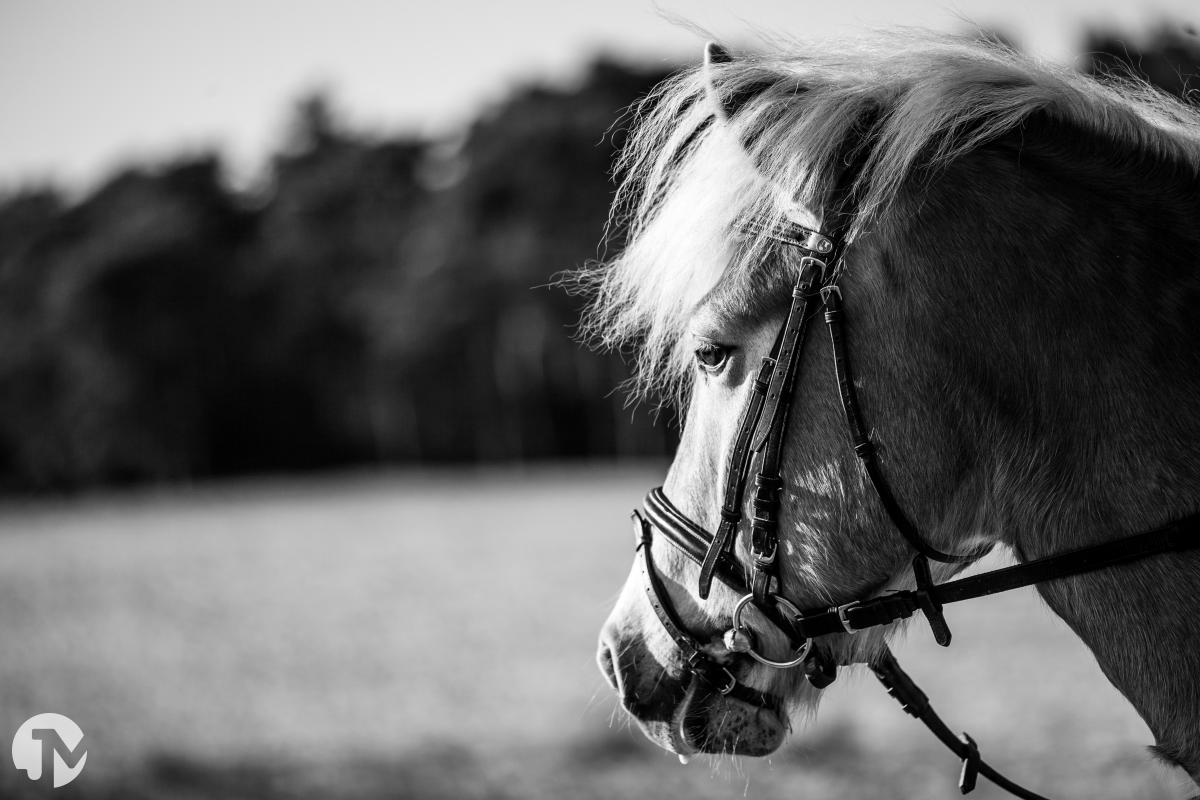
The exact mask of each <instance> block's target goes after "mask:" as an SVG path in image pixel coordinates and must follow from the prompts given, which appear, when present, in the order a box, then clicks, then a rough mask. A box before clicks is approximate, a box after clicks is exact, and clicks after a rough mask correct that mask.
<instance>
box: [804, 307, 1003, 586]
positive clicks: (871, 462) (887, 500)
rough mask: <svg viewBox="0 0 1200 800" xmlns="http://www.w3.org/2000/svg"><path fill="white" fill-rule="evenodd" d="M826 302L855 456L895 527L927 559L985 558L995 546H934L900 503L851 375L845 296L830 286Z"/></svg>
mask: <svg viewBox="0 0 1200 800" xmlns="http://www.w3.org/2000/svg"><path fill="white" fill-rule="evenodd" d="M822 296H823V297H824V299H825V323H826V325H827V326H828V327H829V341H830V343H831V344H832V346H833V369H834V373H835V375H836V377H837V385H838V394H839V396H840V397H841V401H842V411H843V412H844V413H845V415H846V427H847V428H848V429H849V432H850V445H851V447H853V448H854V454H855V455H857V456H858V457H859V459H860V460H861V461H862V463H863V467H865V468H866V471H867V477H869V478H870V479H871V485H872V486H874V487H875V493H876V494H877V495H879V500H880V502H881V503H882V504H883V508H884V510H885V511H886V512H887V515H888V517H890V518H891V520H892V524H893V525H895V526H896V529H897V530H899V531H900V533H901V535H902V536H904V538H905V539H906V540H908V543H909V544H910V545H912V547H913V549H914V550H916V551H917V552H918V553H920V554H921V555H923V556H925V557H926V558H931V559H933V560H934V561H942V562H944V563H948V564H965V563H970V562H972V561H976V560H978V559H979V558H981V557H982V556H984V555H985V554H986V553H987V552H988V550H990V549H991V547H990V546H989V547H984V548H981V549H978V550H973V551H971V552H970V553H964V554H961V555H960V554H951V553H943V552H942V551H941V550H938V549H937V548H935V547H933V546H931V545H930V544H929V543H928V542H927V541H925V537H924V536H923V535H922V534H921V532H920V531H918V530H917V527H916V526H915V525H913V523H912V521H911V520H909V518H908V515H907V514H905V513H904V509H902V508H901V507H900V504H899V503H898V502H897V501H896V497H895V495H893V494H892V490H891V487H890V486H888V483H887V481H886V480H885V479H884V477H883V471H882V470H881V469H880V466H879V455H878V452H877V451H876V449H875V444H874V443H873V442H872V441H871V437H870V436H868V435H867V431H866V426H864V425H863V421H862V412H861V411H860V410H859V405H858V395H857V393H856V392H855V390H854V379H853V378H852V376H851V372H850V356H849V354H848V352H847V350H846V337H845V334H844V332H843V328H842V293H841V290H840V289H839V288H838V287H837V286H830V287H826V289H824V290H823V291H822Z"/></svg>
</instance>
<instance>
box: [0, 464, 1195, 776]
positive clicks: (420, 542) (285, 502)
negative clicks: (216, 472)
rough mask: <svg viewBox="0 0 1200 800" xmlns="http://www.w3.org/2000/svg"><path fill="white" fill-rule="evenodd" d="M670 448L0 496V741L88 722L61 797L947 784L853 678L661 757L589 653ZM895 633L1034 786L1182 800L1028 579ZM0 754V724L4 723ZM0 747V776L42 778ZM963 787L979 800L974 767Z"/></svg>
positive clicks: (921, 740) (952, 720) (947, 701)
mask: <svg viewBox="0 0 1200 800" xmlns="http://www.w3.org/2000/svg"><path fill="white" fill-rule="evenodd" d="M662 469H663V467H662V465H658V464H650V465H647V464H641V465H633V466H628V467H622V468H617V467H612V468H595V467H591V468H584V467H569V466H561V467H554V468H539V469H536V470H506V471H457V472H440V473H436V472H435V473H420V474H418V473H403V472H397V473H380V474H371V475H345V476H333V477H329V476H326V477H313V478H301V479H288V480H282V479H281V480H279V481H257V482H247V483H235V484H222V485H215V486H205V487H200V488H193V489H174V490H169V491H167V490H162V491H139V492H123V493H112V494H105V495H97V496H89V497H84V498H78V499H73V500H53V501H39V502H37V503H14V502H11V501H10V502H9V503H8V504H7V505H6V506H4V507H2V508H0V740H2V741H3V742H8V741H9V739H8V737H9V736H11V735H12V732H13V731H15V730H16V728H17V726H18V725H19V724H20V723H21V722H22V721H23V720H24V719H26V718H27V717H29V716H31V715H33V714H35V713H39V712H44V711H56V712H59V713H62V714H66V715H68V716H70V717H71V718H73V719H74V720H75V721H76V722H78V723H79V724H80V726H81V727H82V728H83V730H84V731H85V733H86V735H87V736H88V743H89V755H88V762H87V766H86V768H85V770H84V772H83V773H82V775H81V777H80V778H79V779H78V780H76V781H75V782H74V783H73V784H71V785H70V786H68V787H66V788H64V789H60V790H57V791H55V792H54V796H55V797H61V798H69V797H79V798H114V799H115V798H121V800H137V798H183V799H184V800H187V799H188V798H197V799H198V798H206V799H207V798H266V799H268V800H275V799H276V798H307V797H313V798H331V799H333V800H337V799H340V798H347V799H349V798H353V799H355V800H359V799H360V798H361V799H362V800H367V799H368V798H384V797H389V798H624V797H628V798H658V797H683V796H687V797H694V798H740V797H746V798H774V797H781V798H782V797H787V798H802V797H820V798H834V797H837V798H842V797H845V798H866V797H872V798H873V797H901V798H922V799H923V800H924V799H926V798H951V797H958V796H960V795H959V794H958V790H957V787H956V785H955V781H956V776H957V763H956V762H955V760H954V758H953V757H952V756H951V755H950V754H949V753H947V752H945V751H943V750H942V749H941V748H940V745H937V744H936V742H934V741H933V740H932V738H931V737H929V735H928V734H927V733H926V731H925V730H924V728H922V727H921V726H920V724H919V723H917V722H915V721H913V720H911V719H910V718H908V717H907V716H905V715H904V714H903V713H902V712H901V711H900V709H899V707H898V706H896V705H895V704H894V702H893V701H892V700H891V699H890V698H888V697H886V696H885V695H884V694H883V692H882V690H881V689H880V688H879V687H878V685H877V684H876V683H875V681H874V679H873V678H871V677H870V676H869V675H860V676H853V675H851V676H843V677H842V678H841V679H839V681H838V682H837V683H836V684H834V686H832V687H831V688H830V689H829V690H828V691H827V697H826V700H825V703H824V705H823V706H822V708H821V711H820V713H819V714H818V716H817V719H816V720H815V721H814V722H813V723H812V724H811V725H810V726H804V725H802V724H800V723H799V722H797V725H796V727H797V731H796V733H795V734H794V735H793V736H792V738H791V739H790V740H789V743H788V744H787V745H785V747H784V748H783V749H782V750H781V751H780V752H779V753H777V754H776V755H775V756H774V757H773V758H771V759H769V760H763V761H752V760H748V759H739V760H736V761H731V760H729V759H719V760H711V761H705V760H697V761H695V762H693V763H692V764H691V765H689V766H687V767H682V766H681V765H680V764H679V763H678V762H677V761H676V760H675V758H674V757H673V756H671V755H669V754H666V753H663V752H661V751H659V750H658V749H657V748H655V747H654V746H652V745H650V744H649V743H647V742H646V741H645V740H644V739H643V738H642V736H641V734H640V733H638V732H637V731H636V730H631V729H630V728H629V727H628V725H626V724H625V723H624V722H623V717H622V714H621V713H620V712H619V710H618V709H617V707H616V702H615V700H614V698H613V697H612V696H611V692H610V691H609V689H608V687H607V686H606V685H605V684H604V682H603V680H602V678H601V677H600V674H599V673H598V671H597V670H596V667H595V665H594V662H593V655H594V651H595V640H596V634H597V632H598V630H599V627H600V624H601V622H602V621H603V619H604V618H605V616H606V615H607V612H608V608H609V605H610V604H611V602H612V601H613V599H614V598H615V596H616V592H617V591H618V589H619V587H620V585H621V583H622V582H623V581H624V579H625V575H626V573H627V571H628V569H629V565H630V563H631V558H632V553H631V548H630V539H631V537H630V535H629V533H628V526H627V524H626V516H627V513H628V509H629V508H630V507H632V505H634V504H635V503H636V502H637V501H638V499H639V498H640V495H641V493H642V492H643V491H644V488H645V487H647V486H650V485H652V484H653V483H654V481H655V480H656V477H657V476H660V475H661V473H662ZM947 618H948V620H949V622H950V625H951V627H952V628H953V629H954V631H955V641H954V645H953V646H952V647H951V648H950V649H949V650H942V649H941V648H938V647H937V646H936V645H934V644H933V643H932V641H931V640H930V637H929V634H928V631H927V630H923V629H922V628H921V627H920V626H918V625H914V626H913V628H912V630H911V631H910V633H909V635H908V636H907V637H906V638H905V640H904V641H903V642H901V643H899V645H898V646H897V648H896V651H897V655H898V657H899V658H900V661H901V663H902V664H904V665H905V667H906V668H907V669H908V671H909V672H910V673H911V674H912V675H913V676H914V677H915V678H916V679H917V680H918V681H919V682H921V683H922V685H923V686H924V688H925V689H926V691H927V692H928V693H929V694H930V696H931V697H932V699H933V701H934V704H935V707H937V708H938V709H939V711H940V712H941V714H942V716H943V717H945V718H946V720H947V722H948V723H949V724H950V725H951V726H952V727H954V728H957V729H966V730H968V731H969V732H970V733H971V734H972V736H974V738H975V739H976V740H977V741H978V742H980V744H981V747H982V749H983V753H984V755H985V757H987V758H989V759H990V760H991V761H992V763H993V764H994V765H996V766H997V767H998V768H1000V769H1001V770H1003V771H1006V772H1010V773H1011V774H1012V775H1013V777H1015V778H1016V779H1017V780H1019V781H1021V782H1023V783H1026V784H1027V785H1029V786H1031V788H1033V789H1034V790H1036V791H1040V792H1042V793H1045V794H1049V795H1051V796H1054V797H1059V796H1061V797H1075V798H1084V797H1089V798H1095V797H1112V798H1130V797H1137V798H1168V797H1176V796H1182V795H1181V794H1180V784H1179V783H1178V782H1177V781H1176V779H1175V777H1174V776H1173V775H1170V774H1169V773H1167V772H1166V771H1165V770H1164V769H1163V768H1161V767H1159V766H1157V765H1156V764H1155V763H1154V762H1153V761H1152V759H1151V758H1150V757H1149V756H1148V755H1147V753H1146V751H1145V747H1144V746H1145V745H1147V744H1150V743H1151V738H1150V735H1149V733H1148V731H1147V730H1146V728H1145V726H1144V724H1143V723H1142V722H1141V721H1140V719H1139V718H1138V717H1137V715H1136V714H1135V713H1134V712H1133V711H1132V710H1131V709H1130V708H1129V707H1128V706H1127V705H1126V704H1125V703H1124V701H1123V700H1122V699H1121V698H1120V697H1119V695H1118V694H1117V693H1116V691H1115V690H1114V689H1112V687H1110V686H1109V685H1108V684H1107V682H1106V681H1105V679H1104V678H1103V676H1102V675H1101V674H1100V671H1099V669H1098V668H1097V667H1096V665H1095V663H1094V661H1093V660H1092V658H1091V656H1090V654H1089V653H1088V652H1087V651H1086V650H1085V649H1084V648H1083V647H1082V645H1080V644H1079V643H1078V642H1077V641H1076V640H1075V639H1074V638H1073V636H1072V635H1071V634H1070V632H1069V631H1068V630H1067V629H1066V627H1065V626H1064V625H1063V624H1062V623H1060V622H1059V621H1058V620H1057V619H1054V618H1053V617H1052V616H1051V615H1050V614H1049V612H1048V611H1047V610H1045V609H1044V608H1043V607H1042V604H1041V602H1040V600H1039V599H1038V598H1037V596H1036V594H1034V593H1033V592H1032V591H1022V592H1017V593H1013V594H1010V595H1006V596H1000V597H995V598H990V599H987V600H980V601H976V602H973V603H970V604H966V605H965V606H962V607H958V608H951V609H949V610H948V612H947ZM3 749H4V750H5V752H7V744H5V745H4V748H3ZM30 786H32V784H29V783H28V782H26V781H25V779H24V777H23V775H21V774H19V773H17V772H16V771H15V770H14V769H12V768H11V762H9V761H8V759H7V757H5V758H4V759H3V763H0V796H3V797H14V796H15V797H25V796H29V797H32V796H35V795H34V794H33V793H32V791H31V790H30V789H29V788H28V787H30ZM972 796H973V797H979V798H994V797H1001V796H1004V795H1001V794H1000V793H999V792H998V791H996V790H994V789H993V787H991V786H990V785H987V784H981V788H980V789H979V790H978V791H977V793H976V794H975V795H972Z"/></svg>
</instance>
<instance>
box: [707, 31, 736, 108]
mask: <svg viewBox="0 0 1200 800" xmlns="http://www.w3.org/2000/svg"><path fill="white" fill-rule="evenodd" d="M732 61H733V56H731V55H729V51H728V50H726V49H725V48H724V47H722V46H721V45H719V44H717V43H716V42H709V43H708V44H706V45H704V94H705V96H706V97H707V98H708V105H709V106H710V107H711V108H712V110H713V113H714V114H715V115H716V117H717V119H719V120H721V121H722V122H725V121H728V120H729V118H730V117H732V116H733V115H734V114H735V113H737V109H736V108H728V107H726V105H725V103H723V102H722V101H721V94H720V93H719V92H718V91H717V87H716V85H715V84H714V83H713V78H714V77H715V75H714V72H715V70H714V69H713V67H715V66H716V65H717V64H728V63H730V62H732Z"/></svg>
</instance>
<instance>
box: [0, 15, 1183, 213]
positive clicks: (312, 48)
mask: <svg viewBox="0 0 1200 800" xmlns="http://www.w3.org/2000/svg"><path fill="white" fill-rule="evenodd" d="M664 15H665V16H671V15H675V16H679V17H684V18H686V19H688V20H689V21H691V22H692V23H694V24H696V25H699V26H701V27H702V28H704V29H706V30H707V31H708V32H709V33H710V34H711V35H712V36H714V37H716V38H717V39H719V40H721V41H723V42H725V43H727V44H731V45H734V46H735V47H736V46H738V45H741V46H752V45H753V43H754V42H755V41H756V31H759V30H761V31H766V32H769V33H772V34H785V35H790V36H794V37H798V38H800V39H819V38H827V37H831V36H850V35H854V33H855V32H860V31H864V30H869V29H871V28H890V27H894V26H897V25H910V26H919V27H927V28H933V29H937V30H947V31H962V30H965V29H968V28H969V27H970V26H971V25H972V24H974V25H976V26H978V27H985V28H992V29H996V30H999V31H1002V32H1004V33H1005V34H1006V35H1008V36H1009V37H1010V38H1012V39H1013V40H1015V41H1016V43H1017V44H1019V45H1020V46H1021V47H1022V48H1024V49H1025V50H1027V51H1029V52H1032V53H1034V54H1036V55H1040V56H1043V57H1046V58H1051V59H1054V60H1058V61H1069V60H1070V58H1071V57H1072V56H1073V55H1075V54H1076V52H1077V50H1078V49H1079V40H1080V37H1081V35H1082V32H1083V30H1084V29H1085V26H1086V25H1092V26H1105V25H1111V26H1113V27H1115V28H1117V29H1119V30H1121V31H1126V32H1130V33H1132V34H1133V35H1134V36H1135V37H1136V35H1137V34H1138V33H1140V32H1143V31H1145V30H1146V29H1148V28H1149V27H1151V26H1152V25H1154V24H1156V23H1158V22H1159V21H1160V20H1164V19H1170V20H1174V21H1180V22H1190V23H1197V22H1200V6H1197V2H1196V0H1154V2H1148V3H1139V2H1131V0H1040V1H1034V2H1030V1H1029V0H957V1H956V2H948V1H947V2H928V1H926V2H918V1H917V0H891V1H890V2H889V1H888V0H823V1H822V2H809V1H807V0H737V1H736V2H729V1H728V0H725V1H724V2H718V0H657V3H656V2H655V0H588V1H587V2H572V1H571V0H508V1H506V0H489V1H488V2H464V0H423V2H413V1H412V0H338V1H336V2H334V1H333V0H0V190H3V189H15V188H19V187H21V186H26V185H32V184H36V183H40V182H47V181H53V182H55V183H57V184H59V185H62V186H66V187H69V188H81V187H86V186H87V185H90V184H92V183H94V182H95V181H97V180H99V179H100V178H102V177H103V175H104V174H105V173H106V172H108V171H109V170H111V169H113V168H114V167H115V166H116V165H119V164H123V163H133V162H138V163H144V162H146V161H151V162H152V161H155V160H158V159H163V158H166V157H168V156H170V155H173V154H177V153H180V152H194V151H199V150H201V149H206V148H216V149H219V150H220V151H221V152H222V153H223V154H224V155H225V156H226V157H227V159H228V161H229V164H230V165H231V171H232V172H233V174H234V176H235V178H236V177H238V176H244V177H248V176H252V175H253V174H254V172H255V170H256V169H258V168H259V167H260V165H261V163H262V160H263V157H264V155H265V154H266V153H268V152H270V150H271V148H272V147H273V146H275V145H276V144H277V143H278V142H279V141H280V140H281V138H282V132H283V130H284V127H285V124H286V120H287V118H288V113H289V110H290V108H291V104H292V102H293V101H294V100H295V99H296V98H297V97H299V96H300V95H302V94H304V93H306V92H310V91H313V90H316V89H322V90H325V91H327V92H328V93H329V94H330V96H331V97H332V98H333V100H334V104H335V108H337V109H338V110H340V111H341V112H343V114H344V115H345V117H346V118H347V119H348V120H349V121H350V123H351V124H353V125H355V126H358V127H363V128H367V129H369V130H373V131H378V132H381V133H383V132H395V131H411V132H419V133H426V134H439V133H446V132H450V131H453V130H454V128H455V127H456V126H459V125H461V124H462V123H463V122H464V121H466V120H469V119H470V118H471V117H472V116H473V115H474V114H476V113H478V111H479V110H480V109H481V108H482V107H483V105H485V104H487V103H493V102H496V101H498V100H499V99H501V98H503V97H504V95H505V93H506V92H507V91H510V90H511V87H512V86H513V85H514V83H516V82H530V81H549V82H552V83H568V82H570V81H571V80H572V79H573V78H575V77H577V76H578V75H579V74H580V71H581V66H582V65H583V64H586V63H587V62H588V61H589V60H590V59H591V58H593V57H594V56H595V55H596V54H597V53H600V52H607V53H615V54H618V55H624V56H628V57H630V58H635V59H638V60H642V61H659V62H662V61H684V60H694V59H698V58H699V56H700V52H701V47H702V45H703V42H704V40H705V38H707V37H706V36H705V35H704V34H701V33H697V32H694V31H692V30H689V29H687V28H686V27H682V26H679V25H677V24H673V23H672V22H670V21H669V20H668V19H667V18H665V16H664ZM1135 41H1136V39H1135Z"/></svg>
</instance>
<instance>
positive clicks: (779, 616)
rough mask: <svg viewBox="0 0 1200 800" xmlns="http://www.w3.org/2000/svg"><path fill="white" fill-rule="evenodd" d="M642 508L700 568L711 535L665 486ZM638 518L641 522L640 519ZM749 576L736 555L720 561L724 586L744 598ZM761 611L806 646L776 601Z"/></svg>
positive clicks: (790, 638)
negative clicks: (674, 501) (677, 502)
mask: <svg viewBox="0 0 1200 800" xmlns="http://www.w3.org/2000/svg"><path fill="white" fill-rule="evenodd" d="M642 507H643V508H644V509H645V511H646V520H647V521H648V522H649V523H650V524H651V525H653V526H654V528H655V529H656V530H658V531H661V532H662V534H663V535H664V536H665V537H667V540H668V541H670V542H671V544H673V545H675V547H677V548H678V549H679V551H680V552H681V553H683V554H684V555H685V556H687V557H688V558H690V559H691V560H692V561H694V562H695V563H697V564H699V563H700V562H701V561H702V560H703V559H704V555H705V552H706V549H707V546H708V540H709V534H708V532H707V531H705V530H704V529H703V528H701V527H700V526H699V525H697V524H696V523H694V522H692V521H691V520H690V519H688V517H687V516H685V515H684V514H683V512H681V511H680V510H679V509H677V508H676V507H675V505H674V504H673V503H672V502H671V501H670V500H668V499H667V496H666V494H664V493H663V490H662V487H661V486H660V487H658V488H656V489H651V490H650V493H649V494H647V495H646V499H645V501H644V503H643V506H642ZM635 513H636V512H635ZM638 518H639V519H640V516H639V517H638ZM747 572H748V570H746V569H743V567H742V565H741V564H739V563H738V561H737V559H736V558H735V557H734V556H733V554H732V553H724V554H722V555H721V557H720V558H718V559H717V570H716V573H717V576H718V577H719V578H720V579H721V582H722V583H724V584H725V585H726V586H728V587H729V588H730V589H732V590H733V591H734V592H735V593H736V594H738V595H741V596H745V595H747V594H750V587H749V586H748V585H747V583H746V581H745V578H744V576H745V575H746V574H747ZM758 610H759V612H761V613H762V615H763V616H764V617H766V618H767V620H768V621H770V622H771V624H772V625H774V626H775V627H776V628H778V629H779V631H780V633H782V634H783V636H784V637H785V638H786V639H788V641H790V642H791V643H792V644H793V646H798V644H797V643H803V641H804V639H803V637H801V636H800V635H799V632H798V631H797V630H796V627H795V625H794V623H793V620H794V617H793V616H792V615H791V614H788V613H786V612H785V611H783V610H782V609H781V608H780V607H779V606H778V605H777V604H776V603H775V602H774V601H773V600H772V602H770V603H769V604H767V605H765V606H759V607H758Z"/></svg>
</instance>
